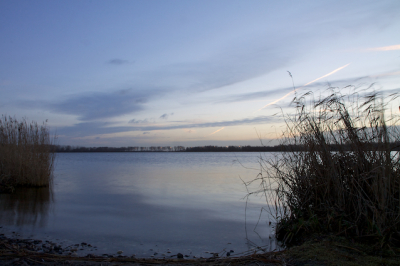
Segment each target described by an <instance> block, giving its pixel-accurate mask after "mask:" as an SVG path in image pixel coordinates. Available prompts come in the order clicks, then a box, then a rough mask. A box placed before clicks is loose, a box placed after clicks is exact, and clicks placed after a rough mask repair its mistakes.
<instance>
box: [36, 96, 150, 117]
mask: <svg viewBox="0 0 400 266" xmlns="http://www.w3.org/2000/svg"><path fill="white" fill-rule="evenodd" d="M154 95H155V94H154V92H151V91H140V90H136V91H133V90H123V91H117V92H102V93H99V92H96V93H85V94H78V95H73V96H70V97H68V98H67V99H65V100H61V101H59V102H55V103H42V104H41V106H42V107H45V108H46V107H47V108H48V109H50V110H51V111H53V112H57V113H63V114H72V115H77V116H78V119H79V120H81V121H91V120H98V119H101V118H110V117H117V116H120V115H125V114H131V113H135V112H138V111H142V110H144V104H145V103H147V102H148V100H149V99H150V98H152V97H154Z"/></svg>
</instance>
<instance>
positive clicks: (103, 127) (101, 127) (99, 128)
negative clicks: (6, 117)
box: [57, 116, 279, 137]
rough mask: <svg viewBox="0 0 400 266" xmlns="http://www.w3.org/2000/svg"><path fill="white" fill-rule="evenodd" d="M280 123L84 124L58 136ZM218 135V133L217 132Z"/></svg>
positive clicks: (259, 118) (61, 130)
mask: <svg viewBox="0 0 400 266" xmlns="http://www.w3.org/2000/svg"><path fill="white" fill-rule="evenodd" d="M277 121H279V118H277V117H274V116H257V117H251V118H243V119H236V120H227V121H217V122H205V123H191V122H187V121H182V122H175V123H174V124H170V125H143V126H140V125H135V126H125V127H121V126H112V124H110V123H102V122H83V123H78V124H76V125H74V126H72V127H63V128H58V129H57V134H59V135H68V136H73V137H84V136H93V135H102V134H111V133H121V132H135V131H143V132H151V131H155V130H174V129H187V130H190V129H193V128H209V127H210V128H211V127H222V128H221V129H219V130H222V129H223V128H225V127H229V126H243V125H257V124H268V123H275V122H277ZM215 133H216V132H215Z"/></svg>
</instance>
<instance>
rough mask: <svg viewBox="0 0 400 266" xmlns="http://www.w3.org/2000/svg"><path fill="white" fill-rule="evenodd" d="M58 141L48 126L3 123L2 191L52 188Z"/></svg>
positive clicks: (0, 122) (6, 120)
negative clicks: (25, 188)
mask: <svg viewBox="0 0 400 266" xmlns="http://www.w3.org/2000/svg"><path fill="white" fill-rule="evenodd" d="M54 140H55V137H51V136H50V133H49V129H48V128H47V126H46V124H45V123H43V124H42V125H39V124H38V123H37V122H34V121H32V122H28V121H26V119H22V120H21V121H18V120H17V119H15V118H13V117H11V116H9V117H7V116H4V115H3V116H2V117H1V119H0V191H3V192H4V191H5V192H12V191H13V190H14V189H15V188H16V187H49V186H50V185H51V184H52V174H53V168H54V160H55V153H54V152H53V151H52V148H51V147H52V146H54Z"/></svg>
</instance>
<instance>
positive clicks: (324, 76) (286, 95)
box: [257, 63, 350, 112]
mask: <svg viewBox="0 0 400 266" xmlns="http://www.w3.org/2000/svg"><path fill="white" fill-rule="evenodd" d="M348 65H350V63H349V64H347V65H344V66H342V67H339V68H337V69H335V70H333V71H332V72H329V73H328V74H326V75H323V76H322V77H319V78H317V79H314V80H313V81H310V82H308V83H306V84H304V85H303V86H301V87H299V88H296V89H295V88H293V91H291V92H289V93H287V94H285V95H284V96H283V97H281V98H279V99H277V100H275V101H273V102H270V103H269V104H267V105H264V106H263V107H262V108H260V109H258V110H257V112H258V111H261V110H262V109H264V108H266V107H268V106H270V105H273V104H276V103H277V102H279V101H282V100H283V99H285V98H286V97H288V96H289V95H291V94H293V93H295V92H296V91H298V90H300V89H302V88H303V87H305V86H308V85H310V84H312V83H314V82H316V81H318V80H320V79H323V78H326V77H328V76H330V75H333V74H335V73H336V72H338V71H340V70H342V69H343V68H345V67H347V66H348ZM289 74H290V72H289ZM290 75H291V74H290Z"/></svg>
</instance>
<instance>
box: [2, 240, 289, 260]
mask: <svg viewBox="0 0 400 266" xmlns="http://www.w3.org/2000/svg"><path fill="white" fill-rule="evenodd" d="M93 248H95V247H93V246H92V245H90V244H88V243H84V242H83V243H80V244H75V245H71V246H68V247H64V248H63V247H61V245H58V244H57V243H54V242H51V241H42V240H36V239H19V238H8V237H6V236H4V235H3V234H0V264H1V265H154V264H157V265H281V264H282V262H283V261H282V256H281V255H282V252H269V253H265V254H248V255H241V256H240V255H238V256H234V255H231V254H230V252H224V253H221V254H218V253H213V254H210V256H211V257H210V258H198V259H188V258H187V257H185V255H183V254H181V253H178V254H171V255H169V256H166V257H165V258H157V259H154V258H148V259H143V258H136V257H135V256H124V255H123V252H117V254H103V255H101V256H99V255H94V254H91V253H88V254H87V255H85V256H78V255H77V253H76V252H77V251H78V250H81V252H84V251H90V250H91V249H93Z"/></svg>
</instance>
